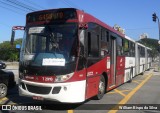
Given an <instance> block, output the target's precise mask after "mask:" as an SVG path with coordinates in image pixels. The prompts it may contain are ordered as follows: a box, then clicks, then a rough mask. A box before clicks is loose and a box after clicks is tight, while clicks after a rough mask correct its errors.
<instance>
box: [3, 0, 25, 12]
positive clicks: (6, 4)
mask: <svg viewBox="0 0 160 113" xmlns="http://www.w3.org/2000/svg"><path fill="white" fill-rule="evenodd" d="M0 3H2V4H3V5H5V6H10V7H13V8H16V9H19V10H21V11H23V12H27V10H24V9H22V8H19V7H16V6H15V5H12V4H9V3H6V2H3V1H0Z"/></svg>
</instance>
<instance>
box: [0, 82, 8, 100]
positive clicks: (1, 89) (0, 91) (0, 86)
mask: <svg viewBox="0 0 160 113" xmlns="http://www.w3.org/2000/svg"><path fill="white" fill-rule="evenodd" d="M7 90H8V88H7V86H6V84H4V83H0V98H3V97H5V96H6V95H7Z"/></svg>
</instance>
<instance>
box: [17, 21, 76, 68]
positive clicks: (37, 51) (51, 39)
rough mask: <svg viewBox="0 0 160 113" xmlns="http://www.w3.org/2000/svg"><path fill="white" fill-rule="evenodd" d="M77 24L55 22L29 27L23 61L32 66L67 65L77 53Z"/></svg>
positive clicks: (23, 48) (24, 39)
mask: <svg viewBox="0 0 160 113" xmlns="http://www.w3.org/2000/svg"><path fill="white" fill-rule="evenodd" d="M77 31H78V30H77V24H75V23H66V24H53V25H43V26H31V27H27V28H26V31H25V35H24V38H23V44H22V53H21V59H20V60H21V61H31V62H32V63H31V65H32V66H65V64H66V63H70V62H72V61H75V56H76V54H77V51H76V50H77V49H76V47H77V37H78V34H77Z"/></svg>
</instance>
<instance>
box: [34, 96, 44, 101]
mask: <svg viewBox="0 0 160 113" xmlns="http://www.w3.org/2000/svg"><path fill="white" fill-rule="evenodd" d="M32 98H33V99H34V100H44V98H43V97H40V96H33V97H32Z"/></svg>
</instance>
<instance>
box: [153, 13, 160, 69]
mask: <svg viewBox="0 0 160 113" xmlns="http://www.w3.org/2000/svg"><path fill="white" fill-rule="evenodd" d="M152 19H153V21H154V22H156V20H158V28H159V41H158V44H159V45H158V53H159V64H158V70H160V23H159V18H158V16H157V15H156V13H153V14H152Z"/></svg>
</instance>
